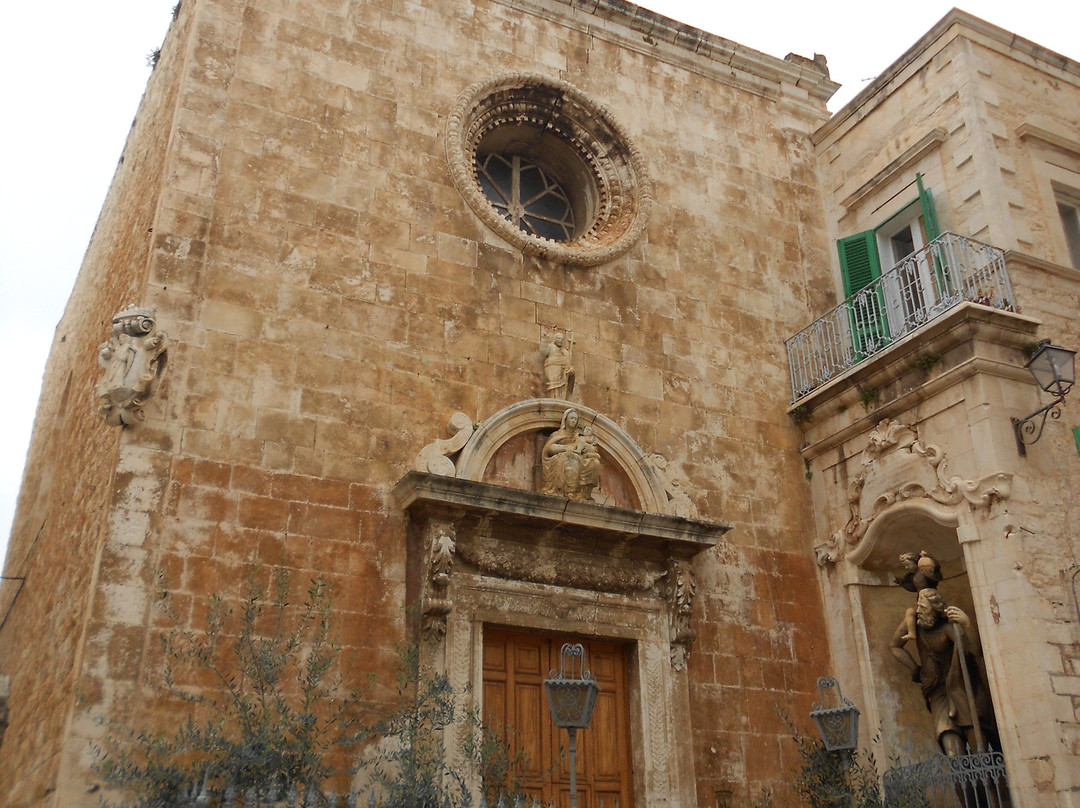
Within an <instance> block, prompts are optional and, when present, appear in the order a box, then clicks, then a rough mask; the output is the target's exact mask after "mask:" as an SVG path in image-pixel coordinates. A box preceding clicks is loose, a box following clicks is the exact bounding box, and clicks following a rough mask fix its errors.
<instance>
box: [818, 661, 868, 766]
mask: <svg viewBox="0 0 1080 808" xmlns="http://www.w3.org/2000/svg"><path fill="white" fill-rule="evenodd" d="M817 689H818V701H816V702H814V709H813V710H811V711H810V717H811V718H812V719H814V723H815V724H817V728H818V732H819V733H820V734H821V742H822V743H823V744H825V749H826V750H827V751H829V752H842V753H845V754H848V755H850V754H851V753H852V752H854V751H855V747H857V746H858V745H859V711H858V709H857V708H856V707H855V705H854V704H852V703H851V702H850V701H848V700H847V699H846V698H844V694H843V693H841V692H840V683H839V682H837V681H836V679H834V678H833V677H831V676H822V677H820V678H819V679H818V680H817Z"/></svg>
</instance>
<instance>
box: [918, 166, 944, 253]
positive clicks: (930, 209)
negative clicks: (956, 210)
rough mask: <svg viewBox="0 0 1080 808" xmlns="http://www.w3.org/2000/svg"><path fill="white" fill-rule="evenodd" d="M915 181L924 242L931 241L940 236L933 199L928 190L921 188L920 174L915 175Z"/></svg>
mask: <svg viewBox="0 0 1080 808" xmlns="http://www.w3.org/2000/svg"><path fill="white" fill-rule="evenodd" d="M915 181H916V182H917V183H918V185H919V206H920V207H921V208H922V220H923V228H924V229H925V230H926V240H927V241H933V240H934V239H936V238H937V237H938V236H940V235H941V230H940V228H939V227H938V223H937V211H935V210H934V197H933V196H932V195H931V193H930V189H929V188H924V187H923V181H922V174H916V175H915Z"/></svg>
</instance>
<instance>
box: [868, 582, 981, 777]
mask: <svg viewBox="0 0 1080 808" xmlns="http://www.w3.org/2000/svg"><path fill="white" fill-rule="evenodd" d="M915 611H916V626H915V636H914V637H913V638H912V639H914V641H915V648H916V651H917V652H918V655H919V658H918V661H917V662H916V660H915V657H914V656H912V654H911V652H910V651H909V650H908V649H907V645H908V643H909V642H911V639H908V638H907V635H908V626H907V618H906V617H905V618H904V620H902V621H901V622H900V625H899V626H897V628H896V631H895V632H894V633H893V637H892V641H891V642H890V643H889V650H890V651H891V652H892V655H893V657H894V658H895V659H896V660H897V661H898V662H899V663H900V664H902V665H903V666H904V667H905V668H907V669H908V670H909V671H910V672H911V681H913V682H915V683H916V684H918V685H920V686H921V687H922V694H923V698H924V699H925V701H926V709H927V710H929V711H930V715H931V717H932V719H933V722H934V733H935V736H936V739H937V742H938V746H939V747H940V748H941V751H942V752H944V753H945V754H946V755H950V756H957V755H962V754H964V753H965V751H966V750H967V749H969V748H970V749H971V750H972V751H985V750H986V748H987V743H988V742H990V743H994V744H995V745H996V741H997V733H996V729H995V726H994V718H993V715H994V713H993V708H992V706H991V704H990V698H989V695H988V694H987V690H986V687H985V686H984V684H983V681H982V676H981V673H980V670H979V667H978V664H977V660H976V656H977V655H978V654H979V653H980V646H979V637H978V635H977V634H976V633H975V628H974V626H973V625H972V623H971V619H970V618H969V617H968V616H967V615H966V614H965V613H964V611H963V610H962V609H960V608H959V607H957V606H946V605H945V601H944V599H943V598H942V597H941V593H940V592H938V591H937V590H936V589H933V588H926V589H923V590H922V591H920V592H919V599H918V602H917V604H916V606H915Z"/></svg>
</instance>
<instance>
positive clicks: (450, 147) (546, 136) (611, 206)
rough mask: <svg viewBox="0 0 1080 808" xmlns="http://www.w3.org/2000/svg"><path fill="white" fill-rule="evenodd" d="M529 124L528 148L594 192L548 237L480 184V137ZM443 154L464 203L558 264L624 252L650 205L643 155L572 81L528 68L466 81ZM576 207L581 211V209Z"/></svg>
mask: <svg viewBox="0 0 1080 808" xmlns="http://www.w3.org/2000/svg"><path fill="white" fill-rule="evenodd" d="M522 130H532V134H531V135H530V137H532V136H533V135H535V137H536V142H535V143H534V144H533V148H534V150H536V151H538V152H539V154H541V155H543V156H544V157H546V159H547V160H548V161H549V162H551V163H555V164H556V165H563V166H565V168H566V169H569V171H566V170H564V174H566V177H565V179H566V180H567V181H573V182H574V183H575V184H576V185H577V187H578V190H579V191H583V192H585V193H586V194H590V193H591V194H593V195H595V200H596V202H595V204H594V205H592V206H591V208H590V212H589V218H588V219H586V220H583V221H580V222H579V227H578V231H579V232H577V233H576V235H575V236H574V238H572V239H570V240H569V241H552V240H550V239H546V238H542V237H540V236H537V235H533V234H531V233H527V232H526V231H525V230H522V229H521V228H520V227H518V226H517V225H516V224H514V223H513V222H511V221H509V220H508V219H507V218H506V217H505V216H504V215H502V213H500V212H499V211H498V210H497V209H496V208H495V206H493V205H492V204H491V202H490V201H489V199H488V198H487V196H486V195H485V194H484V192H483V190H482V189H481V187H480V183H479V181H478V179H477V173H476V158H477V155H478V154H480V153H482V152H483V150H484V149H485V148H486V144H488V143H492V142H497V141H500V140H504V139H505V138H506V137H507V136H508V134H510V133H517V134H516V136H517V137H521V136H522V135H521V134H520V132H521V131H522ZM445 143H446V159H447V163H448V166H449V169H450V176H451V178H452V179H453V181H454V185H455V186H456V187H457V189H458V191H460V192H461V195H462V196H463V197H464V199H465V201H466V202H467V203H468V205H469V207H470V208H472V210H473V212H474V213H476V215H477V216H479V217H480V219H481V220H482V221H483V222H484V223H485V224H487V226H488V227H490V228H492V229H493V230H494V231H495V232H496V233H497V234H498V235H499V236H500V237H501V238H503V239H505V240H506V241H507V242H509V243H510V244H512V245H513V246H514V247H516V248H518V249H520V250H521V251H522V252H523V253H525V254H527V255H535V256H538V257H541V258H544V259H547V260H550V261H554V262H556V263H559V264H569V265H572V266H597V265H599V264H603V263H607V262H608V261H611V260H612V259H614V258H617V257H618V256H620V255H622V254H623V253H625V252H626V251H627V250H629V249H630V248H631V247H632V246H634V244H635V243H637V241H638V240H639V239H640V238H641V236H642V234H643V233H644V232H645V227H646V224H647V223H648V218H649V208H650V205H651V195H652V192H651V183H650V182H649V178H648V172H647V170H646V163H645V160H644V158H643V157H642V155H641V153H640V151H638V149H637V148H636V147H635V146H634V145H633V142H632V141H631V139H630V137H629V135H628V134H627V132H626V131H625V130H624V129H623V127H622V126H620V125H619V124H618V123H617V122H616V121H615V119H614V118H612V116H611V114H610V113H609V112H608V111H607V110H606V109H604V107H603V106H601V105H600V104H598V103H597V102H595V101H593V100H592V99H591V98H589V97H588V96H586V95H585V94H584V93H583V92H581V90H579V89H578V88H577V87H574V86H573V85H571V84H569V83H567V82H565V81H561V80H559V79H556V78H549V77H547V76H541V75H537V74H530V73H505V74H500V75H497V76H494V77H492V78H490V79H486V80H484V81H480V82H477V83H476V84H473V85H472V86H471V87H468V88H467V89H466V90H465V91H464V92H463V93H462V94H461V95H460V96H459V97H458V99H457V101H456V102H455V103H454V106H453V108H452V109H451V110H450V111H449V114H448V115H447V119H446V138H445ZM581 213H582V214H584V213H585V211H581Z"/></svg>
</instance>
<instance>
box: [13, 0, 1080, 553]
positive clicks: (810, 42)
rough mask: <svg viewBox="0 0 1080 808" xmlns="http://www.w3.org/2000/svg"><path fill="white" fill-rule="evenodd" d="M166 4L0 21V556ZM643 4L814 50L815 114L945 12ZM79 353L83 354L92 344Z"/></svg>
mask: <svg viewBox="0 0 1080 808" xmlns="http://www.w3.org/2000/svg"><path fill="white" fill-rule="evenodd" d="M174 1H175V0H97V2H88V0H35V1H34V2H21V3H16V2H12V3H8V4H6V6H5V9H4V11H2V12H0V76H2V77H3V80H2V81H3V84H2V85H0V86H2V90H0V110H2V111H3V125H2V126H0V154H3V155H4V156H5V162H4V166H3V169H2V170H0V355H2V356H4V357H5V361H6V362H7V368H8V369H7V371H5V372H6V374H7V376H8V381H7V383H6V384H7V387H8V392H7V393H4V394H2V395H0V418H2V423H3V429H2V430H0V435H2V439H0V441H2V442H0V553H2V552H3V549H4V547H5V546H6V540H7V536H8V534H9V532H10V526H11V520H12V516H13V513H14V508H15V498H16V495H17V493H18V487H19V483H20V480H21V477H22V466H23V462H24V459H25V456H26V449H27V445H28V443H29V439H30V429H31V425H32V421H33V414H34V409H35V407H36V405H37V398H38V394H39V391H40V386H41V374H42V371H43V369H44V365H45V358H46V355H47V352H48V349H49V345H50V343H51V341H52V336H53V331H54V328H55V326H56V323H57V322H58V321H59V319H60V316H61V314H62V313H63V308H64V304H65V303H66V301H67V297H68V293H69V291H70V289H71V286H72V284H73V282H74V278H75V274H76V273H77V272H78V269H79V265H80V263H81V261H82V256H83V253H84V251H85V249H86V245H87V242H88V241H89V239H90V234H91V233H92V232H93V228H94V224H95V222H96V220H97V214H98V209H99V208H100V206H101V204H102V201H103V200H104V198H105V192H106V190H107V188H108V185H109V182H110V180H111V179H112V174H113V170H114V169H115V167H116V161H117V159H118V158H119V157H120V153H121V151H122V149H123V146H124V139H125V138H126V136H127V132H128V128H129V127H130V125H131V120H132V118H133V117H134V114H135V110H136V108H137V106H138V103H139V98H140V97H141V95H142V91H143V87H144V86H145V84H146V79H147V77H148V76H149V74H150V69H149V68H148V67H147V66H146V56H147V54H148V53H149V52H150V51H152V50H153V49H154V48H156V47H158V45H159V44H160V43H161V41H162V39H163V38H164V35H165V32H166V30H167V29H168V24H169V20H170V17H171V9H172V6H173V3H174ZM643 5H645V6H646V7H649V8H652V9H653V10H655V11H657V12H659V13H661V14H664V15H666V16H668V17H672V18H674V19H677V20H679V21H681V22H685V23H689V24H690V25H695V26H697V27H699V28H703V29H705V30H707V31H710V32H712V33H715V34H719V35H720V36H723V37H725V38H727V39H731V40H734V41H735V42H739V43H741V44H743V45H746V46H749V47H751V48H754V49H756V50H759V51H763V52H764V53H768V54H770V55H772V56H777V57H780V58H783V57H784V56H785V55H786V54H788V53H789V52H795V53H799V54H801V55H804V56H813V54H814V53H815V52H817V53H824V54H825V55H826V57H828V60H829V69H830V71H831V73H832V78H833V79H834V80H835V81H838V82H840V83H841V84H842V85H843V87H842V88H841V89H840V91H839V92H838V93H837V95H836V96H835V97H834V99H833V101H832V102H831V103H830V105H829V108H830V109H832V110H836V109H838V108H839V107H840V106H842V105H843V104H844V103H845V102H846V101H848V100H849V99H850V98H851V97H852V96H853V95H854V94H855V93H856V92H858V90H859V89H861V88H862V87H863V86H865V84H866V83H867V82H868V81H870V80H871V79H873V78H874V77H875V76H876V75H877V74H878V73H880V72H881V71H882V70H883V69H884V68H886V67H887V66H888V65H889V64H891V63H892V62H893V61H894V60H895V59H896V58H897V57H898V56H900V54H902V53H903V52H904V51H905V50H906V49H907V48H908V47H909V46H910V45H912V44H914V43H915V41H916V40H917V39H918V38H919V37H920V36H922V35H923V34H924V33H926V31H928V30H929V29H930V27H931V26H932V25H933V24H934V23H935V22H937V21H938V20H939V19H940V18H941V17H942V16H944V14H945V13H946V12H947V11H948V10H949V8H950V7H951V5H952V4H951V3H949V2H937V0H910V1H909V2H907V3H870V2H867V0H859V1H858V2H854V1H853V0H842V1H841V2H827V1H825V2H821V1H819V2H811V1H810V0H799V1H798V2H794V1H793V0H773V2H756V3H755V2H739V3H734V2H728V3H722V2H717V0H647V1H646V2H645V3H643ZM961 7H962V8H964V9H965V10H966V11H969V12H971V13H972V14H975V15H977V16H980V17H982V18H984V19H986V20H988V21H989V22H992V23H994V24H996V25H999V26H1001V27H1002V28H1006V29H1008V30H1010V31H1013V32H1015V33H1017V34H1019V35H1021V36H1023V37H1026V38H1027V39H1031V40H1034V41H1035V42H1037V43H1038V44H1040V45H1042V46H1044V47H1046V48H1049V49H1050V50H1054V51H1058V52H1059V53H1063V54H1065V55H1067V56H1071V57H1072V58H1074V59H1080V47H1078V46H1077V45H1076V35H1077V32H1078V31H1080V3H1076V2H1069V1H1068V0H1026V2H1017V1H1016V0H967V2H966V3H964V4H962V5H961ZM102 336H103V337H104V335H102ZM85 348H86V350H87V351H96V348H97V342H94V344H88V345H86V346H85ZM102 428H103V429H104V428H106V427H104V426H102ZM110 428H111V427H110ZM9 574H18V571H16V570H12V571H9Z"/></svg>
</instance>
